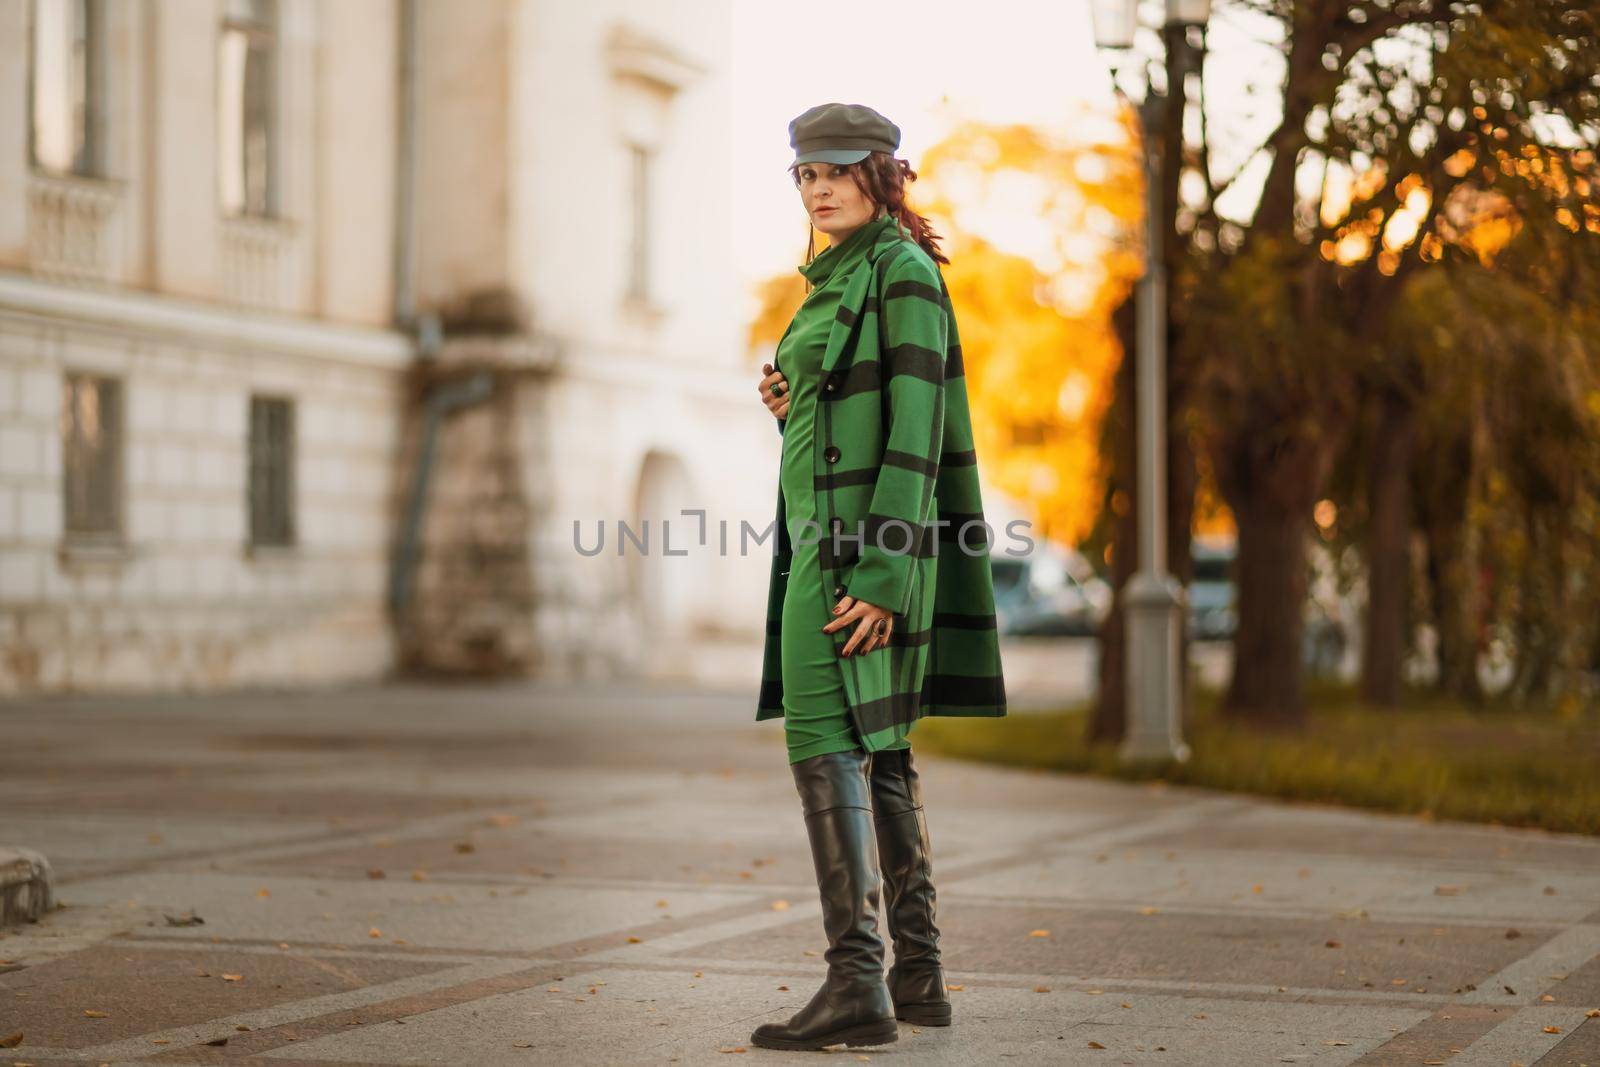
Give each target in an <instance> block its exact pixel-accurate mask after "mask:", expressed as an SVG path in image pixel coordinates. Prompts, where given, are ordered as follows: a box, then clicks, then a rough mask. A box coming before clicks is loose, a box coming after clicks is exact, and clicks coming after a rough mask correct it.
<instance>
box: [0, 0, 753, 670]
mask: <svg viewBox="0 0 1600 1067" xmlns="http://www.w3.org/2000/svg"><path fill="white" fill-rule="evenodd" d="M728 22H729V11H728V9H727V0H694V2H693V3H680V4H671V5H663V4H653V3H649V2H646V0H600V2H595V3H586V4H571V3H565V2H561V0H467V2H459V3H457V2H451V3H443V2H434V0H337V2H332V0H323V2H317V0H0V694H5V693H9V694H21V693H33V692H63V691H81V690H103V689H142V688H152V689H203V688H212V687H231V686H240V685H268V686H279V685H283V686H293V685H300V684H307V683H316V682H324V681H336V680H357V679H365V678H372V677H377V676H381V675H383V674H385V673H387V672H390V671H392V670H395V669H397V668H399V669H404V668H409V667H416V668H423V669H443V670H470V671H496V672H504V673H512V674H520V673H535V674H541V675H578V676H594V675H602V674H606V673H612V672H618V673H633V672H649V673H657V672H662V671H678V672H691V673H692V672H694V671H696V670H700V671H702V672H703V671H704V669H705V668H704V666H703V664H704V663H705V662H707V661H706V660H705V659H704V657H703V656H702V655H700V653H704V652H706V650H708V649H709V648H712V647H713V646H715V645H716V644H717V643H718V642H720V641H722V640H724V639H732V640H733V644H734V646H736V647H739V648H741V649H744V648H748V647H750V646H752V645H753V647H755V648H756V650H757V651H756V653H755V656H754V657H753V658H752V657H751V656H750V655H748V654H745V653H743V652H741V653H740V654H738V655H735V656H733V657H731V658H730V659H729V661H728V662H729V663H730V664H732V669H733V671H734V672H735V673H736V674H737V675H738V676H739V677H738V678H734V679H730V680H732V681H736V682H737V681H742V680H744V679H748V680H750V681H751V682H752V684H753V682H754V679H755V678H757V677H758V675H759V670H760V664H759V639H760V627H761V625H762V615H763V611H764V607H765V604H764V595H765V583H766V575H767V559H768V557H769V555H770V551H771V542H770V540H769V541H767V542H764V543H760V544H753V545H751V546H750V547H749V549H748V554H747V555H744V556H740V555H739V552H738V544H737V541H738V525H739V523H740V521H741V520H745V521H747V522H748V523H750V524H752V525H753V526H755V527H756V528H758V529H763V530H764V529H765V528H766V526H767V524H768V523H770V522H771V519H772V515H773V505H774V503H775V500H776V497H775V492H776V488H775V485H776V483H775V469H776V466H775V465H776V455H777V447H778V443H779V438H778V435H777V434H776V433H775V432H774V430H773V428H772V425H771V421H770V417H768V416H767V415H766V413H765V411H764V410H762V409H761V408H760V406H759V403H758V401H757V400H756V397H755V394H754V383H755V369H754V367H753V366H752V363H751V360H750V359H749V358H747V356H746V354H745V353H744V351H743V345H742V342H741V331H742V324H741V322H740V321H739V315H738V308H739V303H738V301H737V299H736V295H737V294H736V293H735V288H734V287H735V282H734V273H733V267H732V257H731V255H730V246H731V241H732V236H733V221H734V220H733V219H732V217H731V213H730V210H729V207H728V204H729V195H730V189H729V172H730V167H729V152H730V148H731V142H730V129H729V125H730V124H729V121H728V114H727V111H728V108H727V103H728V88H727V80H726V79H727V73H726V71H727V63H726V52H727V49H728V45H729V37H728V32H727V31H728ZM475 375H481V377H475ZM479 384H484V385H486V386H487V388H486V391H485V392H483V393H481V394H479V393H475V392H474V389H475V388H476V387H477V386H478V385H479ZM453 405H454V406H453ZM436 409H437V414H436V416H434V418H436V423H434V424H435V425H436V427H437V430H438V433H437V437H436V439H435V440H434V442H433V445H432V446H431V447H430V446H429V445H428V444H427V442H428V439H429V434H428V432H427V430H428V427H429V425H430V414H429V413H430V412H434V411H435V410H436ZM424 478H425V480H426V485H427V487H428V492H427V494H426V497H425V499H426V507H425V508H423V507H418V506H417V501H418V499H419V497H418V495H417V492H416V487H417V486H418V484H419V482H420V481H422V480H423V479H424ZM680 508H699V509H704V510H705V512H706V518H707V521H708V523H709V524H710V527H709V530H708V533H709V534H710V536H709V537H708V539H707V540H708V544H707V545H706V546H704V547H702V546H699V545H697V544H691V545H690V546H689V551H688V553H687V555H684V556H674V557H670V558H669V557H665V556H663V555H662V554H661V551H660V547H661V546H660V529H659V527H660V523H661V520H662V519H663V518H672V519H674V522H673V531H672V547H673V549H674V550H675V551H676V550H677V549H679V547H680V546H683V545H685V544H687V543H688V539H687V537H686V536H685V535H686V534H689V533H691V532H697V531H695V530H692V526H693V522H694V520H692V519H689V518H679V517H678V514H677V513H678V509H680ZM618 519H622V520H626V521H628V522H630V523H632V524H633V526H634V528H635V529H638V528H639V526H640V524H641V522H644V521H648V524H649V525H650V526H651V527H653V529H652V530H651V537H650V541H649V552H648V554H647V555H643V556H641V555H640V554H639V553H638V552H637V551H630V552H629V553H628V554H627V555H624V556H618V554H617V550H616V530H615V527H614V525H613V524H614V523H615V522H616V520H618ZM601 520H604V521H605V523H606V525H607V527H608V530H607V541H606V551H605V552H603V553H601V554H600V555H596V556H586V555H584V554H581V553H579V552H578V551H577V550H576V549H575V547H574V530H573V525H574V522H575V521H580V522H582V524H583V537H582V539H583V542H584V543H585V544H586V545H592V544H593V542H594V538H595V536H596V535H597V524H598V523H599V522H600V521H601ZM721 521H726V522H728V523H729V524H730V526H731V529H730V533H731V536H730V544H729V554H728V555H726V556H723V555H721V554H719V552H718V525H717V524H718V523H719V522H721ZM629 547H630V549H631V548H632V545H631V544H630V546H629ZM696 664H701V665H702V666H698V667H697V666H696Z"/></svg>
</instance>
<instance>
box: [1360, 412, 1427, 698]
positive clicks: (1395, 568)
mask: <svg viewBox="0 0 1600 1067" xmlns="http://www.w3.org/2000/svg"><path fill="white" fill-rule="evenodd" d="M1415 440H1416V412H1415V409H1414V408H1413V407H1412V406H1411V404H1410V403H1409V402H1408V401H1406V399H1405V398H1404V397H1403V396H1401V395H1400V394H1399V393H1396V392H1394V391H1392V390H1389V391H1385V392H1384V393H1383V394H1382V395H1381V396H1380V397H1379V398H1378V424H1377V432H1376V434H1375V436H1374V439H1373V446H1372V453H1371V459H1370V466H1369V468H1368V470H1369V472H1370V474H1369V477H1368V485H1369V490H1368V491H1369V492H1370V493H1371V503H1370V509H1371V515H1370V517H1369V520H1368V530H1367V546H1366V548H1367V620H1366V632H1365V635H1364V637H1363V648H1362V656H1361V699H1362V700H1364V701H1365V702H1367V703H1368V704H1373V705H1377V706H1380V707H1394V706H1396V705H1397V704H1399V703H1400V667H1401V664H1402V662H1403V661H1404V658H1405V654H1406V650H1407V648H1408V645H1409V642H1408V640H1407V635H1406V575H1407V573H1408V572H1409V571H1410V559H1409V555H1408V551H1407V546H1408V543H1409V539H1410V530H1411V517H1410V496H1411V457H1412V449H1413V445H1414V443H1415Z"/></svg>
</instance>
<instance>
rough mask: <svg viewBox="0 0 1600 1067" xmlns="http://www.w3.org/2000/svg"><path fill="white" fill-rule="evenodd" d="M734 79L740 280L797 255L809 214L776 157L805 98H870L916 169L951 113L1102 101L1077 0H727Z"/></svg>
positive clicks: (1000, 115)
mask: <svg viewBox="0 0 1600 1067" xmlns="http://www.w3.org/2000/svg"><path fill="white" fill-rule="evenodd" d="M732 78H733V90H734V92H733V95H734V101H733V111H734V114H733V122H734V131H733V140H734V167H735V172H734V182H735V185H734V193H733V200H734V211H735V217H736V218H739V219H740V220H741V234H740V240H739V242H738V248H739V252H740V255H741V257H742V258H741V260H740V262H739V263H738V269H739V273H740V278H741V281H742V282H744V283H746V284H752V283H754V282H756V281H759V280H760V279H762V278H766V277H770V276H772V275H774V274H778V273H781V272H783V271H785V270H793V269H794V268H795V266H797V265H798V260H797V258H796V257H797V255H798V254H803V253H804V250H805V238H806V216H805V212H804V211H803V210H802V208H801V206H800V199H799V193H798V192H797V191H796V190H795V187H794V183H793V182H792V181H791V180H790V178H789V175H788V173H787V170H786V168H787V167H788V165H789V161H790V160H792V159H793V158H794V151H793V149H791V148H790V147H789V122H790V120H792V119H793V118H794V117H795V116H797V115H799V114H800V113H801V112H803V111H805V110H806V109H807V108H810V107H813V106H815V105H817V104H823V103H828V102H830V101H839V102H842V103H848V104H866V105H867V106H869V107H872V108H874V109H875V110H877V111H879V112H881V113H882V114H884V115H885V116H886V117H887V118H888V119H889V120H890V121H892V122H893V123H895V124H896V125H897V126H899V127H900V133H901V137H900V150H899V153H898V155H899V156H900V157H901V158H904V159H909V160H911V162H912V165H913V166H915V165H916V164H917V162H918V160H919V159H920V157H921V155H922V153H923V152H924V151H925V150H926V149H927V148H928V147H930V146H931V145H933V144H934V143H936V142H937V141H938V140H939V139H940V138H941V137H942V136H943V135H944V132H945V131H946V130H948V129H949V128H950V127H951V126H953V125H954V123H955V122H956V121H959V120H960V119H965V118H980V119H989V120H992V121H996V122H1033V123H1039V124H1042V125H1056V126H1058V127H1059V126H1061V125H1063V124H1064V123H1065V122H1066V121H1067V118H1068V116H1070V115H1072V114H1073V113H1074V112H1075V111H1076V110H1077V109H1078V108H1080V107H1081V106H1082V104H1083V102H1084V101H1096V102H1100V103H1103V104H1104V105H1105V106H1107V107H1109V106H1110V102H1111V99H1112V96H1111V82H1110V78H1109V75H1108V74H1107V71H1106V67H1105V64H1104V63H1103V61H1102V60H1101V59H1100V57H1099V56H1098V55H1097V54H1096V51H1095V47H1094V34H1093V31H1092V27H1091V24H1090V21H1089V8H1088V3H1087V0H1053V2H1040V0H1034V2H1021V0H990V2H988V3H984V4H981V5H975V4H973V3H972V2H971V0H963V2H950V0H920V2H918V3H915V4H907V3H905V2H903V0H900V2H885V0H855V2H853V3H850V4H823V5H815V6H811V5H797V4H775V3H770V2H767V0H735V2H734V5H733V71H732ZM915 189H916V186H915V185H913V186H912V200H913V203H914V202H915ZM823 246H825V239H819V247H823Z"/></svg>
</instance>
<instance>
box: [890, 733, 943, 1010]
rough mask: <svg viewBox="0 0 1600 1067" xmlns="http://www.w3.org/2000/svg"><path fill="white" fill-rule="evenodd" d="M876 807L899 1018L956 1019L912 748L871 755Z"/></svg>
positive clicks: (892, 983) (892, 979) (893, 989)
mask: <svg viewBox="0 0 1600 1067" xmlns="http://www.w3.org/2000/svg"><path fill="white" fill-rule="evenodd" d="M872 807H873V812H874V819H875V822H876V824H877V834H878V862H879V864H880V865H881V866H882V868H883V913H884V918H885V919H886V920H887V925H888V927H889V936H890V937H891V938H892V939H893V941H894V966H892V967H890V968H889V978H888V982H889V993H890V996H892V997H893V999H894V1014H895V1018H897V1019H904V1020H906V1021H907V1022H911V1023H920V1024H922V1025H924V1026H949V1025H950V997H949V994H947V993H946V992H945V988H944V965H943V963H942V962H941V958H940V954H939V928H938V927H937V926H935V925H934V921H933V915H934V906H935V903H936V894H935V892H934V888H933V862H932V854H931V851H930V849H929V845H928V819H927V816H926V815H925V814H924V813H923V810H922V782H921V779H920V778H919V777H918V776H917V768H916V764H915V763H914V762H912V758H911V750H910V749H909V748H906V749H887V750H885V751H882V752H878V753H876V754H874V756H873V761H872Z"/></svg>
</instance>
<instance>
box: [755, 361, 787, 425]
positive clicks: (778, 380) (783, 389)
mask: <svg viewBox="0 0 1600 1067" xmlns="http://www.w3.org/2000/svg"><path fill="white" fill-rule="evenodd" d="M761 373H762V374H765V375H766V377H765V378H762V379H761V384H760V385H759V386H757V388H758V389H760V390H761V402H762V403H763V404H766V405H767V410H768V411H770V412H772V415H773V417H774V418H777V419H782V418H786V417H787V416H788V414H789V382H788V379H786V378H785V377H784V376H783V375H782V374H781V373H780V372H778V371H775V370H773V369H772V364H770V363H763V364H761ZM774 385H777V386H778V387H779V388H778V395H777V396H773V395H772V387H773V386H774Z"/></svg>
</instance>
